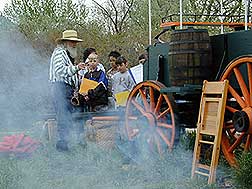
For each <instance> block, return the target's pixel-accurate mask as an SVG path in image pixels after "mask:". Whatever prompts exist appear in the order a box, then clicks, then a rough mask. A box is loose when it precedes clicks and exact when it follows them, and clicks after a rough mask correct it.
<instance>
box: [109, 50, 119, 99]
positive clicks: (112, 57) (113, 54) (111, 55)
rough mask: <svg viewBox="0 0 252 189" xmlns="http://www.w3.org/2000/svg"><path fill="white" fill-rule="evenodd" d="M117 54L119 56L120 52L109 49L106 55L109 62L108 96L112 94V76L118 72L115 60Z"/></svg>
mask: <svg viewBox="0 0 252 189" xmlns="http://www.w3.org/2000/svg"><path fill="white" fill-rule="evenodd" d="M119 56H121V54H120V53H119V52H117V51H111V52H110V53H109V55H108V58H109V63H110V69H109V70H108V71H107V78H108V91H109V96H112V76H113V75H114V74H115V73H117V72H118V69H117V65H116V64H115V62H116V59H117V58H118V57H119Z"/></svg>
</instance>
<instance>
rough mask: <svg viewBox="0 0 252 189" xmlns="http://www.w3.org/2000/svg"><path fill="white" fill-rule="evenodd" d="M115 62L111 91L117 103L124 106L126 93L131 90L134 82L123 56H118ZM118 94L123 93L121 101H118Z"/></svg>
mask: <svg viewBox="0 0 252 189" xmlns="http://www.w3.org/2000/svg"><path fill="white" fill-rule="evenodd" d="M115 63H116V65H117V69H118V72H117V73H116V74H114V75H113V77H112V92H113V96H114V97H115V99H116V103H117V105H119V106H120V105H121V106H125V104H126V100H127V98H128V96H127V94H129V92H130V91H131V90H132V88H133V87H134V85H135V82H134V78H133V75H132V74H130V70H128V68H127V67H128V62H127V60H126V59H125V58H124V57H123V56H120V57H118V58H117V59H116V62H115ZM124 92H126V93H124ZM127 92H128V93H127ZM119 94H120V95H121V96H122V95H123V96H122V97H123V98H124V99H123V102H119ZM117 97H118V98H117Z"/></svg>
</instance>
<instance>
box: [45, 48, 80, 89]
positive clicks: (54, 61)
mask: <svg viewBox="0 0 252 189" xmlns="http://www.w3.org/2000/svg"><path fill="white" fill-rule="evenodd" d="M78 71H79V69H78V67H77V66H74V65H73V63H72V62H71V60H70V59H69V57H68V55H67V52H66V50H65V49H64V47H63V46H57V47H56V48H55V49H54V51H53V54H52V57H51V60H50V70H49V81H50V82H56V81H63V82H65V83H67V84H69V85H71V86H73V87H75V88H78V86H79V85H78V82H79V81H78V75H77V72H78Z"/></svg>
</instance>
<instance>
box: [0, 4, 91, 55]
mask: <svg viewBox="0 0 252 189" xmlns="http://www.w3.org/2000/svg"><path fill="white" fill-rule="evenodd" d="M87 13H88V12H87V10H86V7H85V5H83V4H78V5H77V4H73V3H72V1H71V0H12V1H11V4H10V5H9V6H8V7H6V9H5V10H4V16H5V17H6V18H8V19H9V20H10V21H12V22H13V23H14V24H16V25H18V27H19V30H20V31H21V32H22V33H23V34H24V35H25V36H26V37H27V38H28V39H29V40H30V41H31V42H32V43H33V45H34V46H36V47H39V48H42V49H43V51H50V50H51V48H52V44H53V42H54V41H55V39H56V37H57V36H60V35H61V32H62V31H63V30H65V29H69V28H72V29H76V30H79V29H80V28H81V29H82V28H83V27H85V25H86V22H85V21H86V17H87Z"/></svg>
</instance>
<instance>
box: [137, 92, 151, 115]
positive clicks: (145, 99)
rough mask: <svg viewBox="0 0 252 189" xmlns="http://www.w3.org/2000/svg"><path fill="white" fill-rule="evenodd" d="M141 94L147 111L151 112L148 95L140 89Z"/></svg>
mask: <svg viewBox="0 0 252 189" xmlns="http://www.w3.org/2000/svg"><path fill="white" fill-rule="evenodd" d="M139 93H140V95H141V97H142V101H143V104H144V108H145V110H149V105H148V102H147V98H146V94H144V92H143V90H142V89H139Z"/></svg>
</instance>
